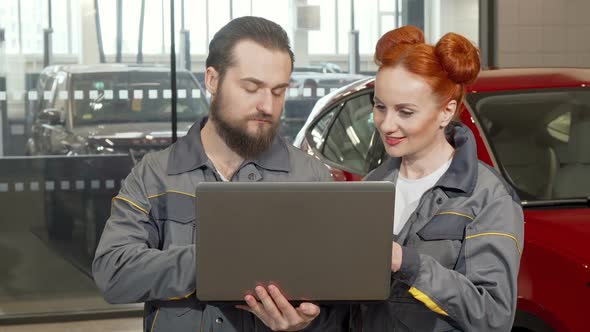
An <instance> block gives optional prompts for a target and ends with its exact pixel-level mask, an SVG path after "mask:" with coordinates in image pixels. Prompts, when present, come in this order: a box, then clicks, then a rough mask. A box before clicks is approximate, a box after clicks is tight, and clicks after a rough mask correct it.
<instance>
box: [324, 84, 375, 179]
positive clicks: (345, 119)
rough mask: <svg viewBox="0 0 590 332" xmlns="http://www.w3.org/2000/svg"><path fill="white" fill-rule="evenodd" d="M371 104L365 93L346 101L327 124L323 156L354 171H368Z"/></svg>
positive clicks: (370, 140)
mask: <svg viewBox="0 0 590 332" xmlns="http://www.w3.org/2000/svg"><path fill="white" fill-rule="evenodd" d="M372 110H373V105H372V103H371V98H370V96H369V95H368V94H364V95H360V96H358V97H356V98H353V99H351V100H349V101H347V102H346V104H345V105H344V107H343V109H342V110H341V111H340V113H338V116H337V118H336V120H335V121H334V124H333V125H332V126H331V127H330V131H329V132H328V136H327V138H326V142H325V144H324V146H323V155H324V157H326V158H327V159H329V160H331V161H333V162H335V163H337V164H338V165H340V166H341V167H343V168H344V169H350V170H352V171H354V172H355V173H357V174H365V173H367V172H368V171H369V166H370V164H371V161H370V160H368V159H369V158H368V156H369V151H370V150H371V147H372V144H374V140H373V139H372V138H373V137H374V133H375V126H374V123H373V112H372Z"/></svg>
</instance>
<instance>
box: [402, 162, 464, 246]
mask: <svg viewBox="0 0 590 332" xmlns="http://www.w3.org/2000/svg"><path fill="white" fill-rule="evenodd" d="M452 161H453V159H452V158H451V159H450V160H449V161H447V162H446V163H445V164H444V165H442V166H441V167H439V168H438V169H437V170H436V171H434V172H432V173H430V174H428V175H426V176H425V177H422V178H419V179H415V180H410V179H406V178H404V177H403V176H401V174H398V176H397V181H396V182H395V210H394V215H393V234H394V235H398V234H399V232H400V231H401V230H402V228H403V227H404V225H405V224H406V222H408V218H409V217H410V215H411V214H412V213H413V212H414V210H416V208H417V207H418V203H419V202H420V198H421V197H422V195H423V194H424V193H425V192H426V191H427V190H428V189H430V188H432V187H433V186H434V185H435V184H436V182H437V181H438V180H439V179H440V178H441V177H442V176H443V174H445V172H446V171H447V170H448V169H449V167H450V166H451V162H452Z"/></svg>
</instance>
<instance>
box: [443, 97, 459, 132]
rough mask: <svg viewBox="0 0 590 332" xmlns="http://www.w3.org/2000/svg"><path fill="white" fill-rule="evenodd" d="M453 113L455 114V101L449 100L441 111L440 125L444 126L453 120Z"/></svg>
mask: <svg viewBox="0 0 590 332" xmlns="http://www.w3.org/2000/svg"><path fill="white" fill-rule="evenodd" d="M455 114H457V101H456V100H451V101H449V102H448V103H447V104H446V105H445V108H443V110H442V112H441V123H440V127H441V128H444V127H446V126H447V125H448V124H449V123H450V122H451V121H452V120H453V118H454V117H455Z"/></svg>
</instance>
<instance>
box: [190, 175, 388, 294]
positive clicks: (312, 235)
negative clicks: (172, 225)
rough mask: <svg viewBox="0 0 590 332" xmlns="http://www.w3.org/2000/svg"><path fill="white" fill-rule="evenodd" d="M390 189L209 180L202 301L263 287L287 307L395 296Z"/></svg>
mask: <svg viewBox="0 0 590 332" xmlns="http://www.w3.org/2000/svg"><path fill="white" fill-rule="evenodd" d="M394 194H395V189H394V186H393V183H391V182H289V183H287V182H256V183H245V182H203V183H200V184H198V185H197V189H196V228H195V243H196V285H197V287H196V296H197V298H198V299H199V300H201V301H213V302H239V301H243V298H244V295H245V294H246V293H247V292H248V291H251V290H253V289H254V287H255V286H256V285H257V284H264V285H268V284H269V283H273V284H275V285H277V286H278V287H279V288H280V289H281V290H282V291H283V293H284V294H286V295H287V298H288V299H289V300H293V301H299V300H306V301H378V300H385V299H387V298H388V296H389V290H390V278H391V241H392V232H393V211H394Z"/></svg>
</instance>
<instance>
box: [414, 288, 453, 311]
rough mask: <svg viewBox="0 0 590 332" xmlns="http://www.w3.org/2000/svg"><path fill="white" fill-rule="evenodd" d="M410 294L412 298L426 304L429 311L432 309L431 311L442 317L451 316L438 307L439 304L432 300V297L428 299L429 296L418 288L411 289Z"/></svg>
mask: <svg viewBox="0 0 590 332" xmlns="http://www.w3.org/2000/svg"><path fill="white" fill-rule="evenodd" d="M409 292H410V294H412V296H413V297H414V298H415V299H416V300H418V301H420V302H422V303H424V304H425V305H426V307H428V309H430V310H432V311H434V312H436V313H437V314H440V315H445V316H448V315H449V314H447V312H446V311H444V310H443V309H441V308H440V307H439V306H438V304H436V303H434V301H432V299H430V297H428V295H426V294H424V293H422V291H420V290H419V289H418V288H416V287H411V288H410V290H409Z"/></svg>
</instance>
